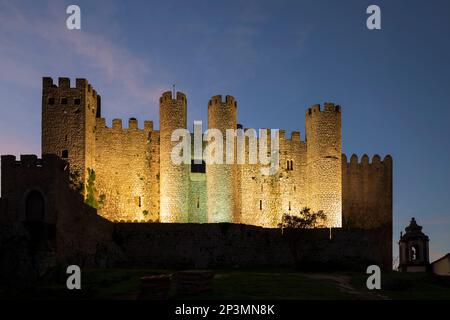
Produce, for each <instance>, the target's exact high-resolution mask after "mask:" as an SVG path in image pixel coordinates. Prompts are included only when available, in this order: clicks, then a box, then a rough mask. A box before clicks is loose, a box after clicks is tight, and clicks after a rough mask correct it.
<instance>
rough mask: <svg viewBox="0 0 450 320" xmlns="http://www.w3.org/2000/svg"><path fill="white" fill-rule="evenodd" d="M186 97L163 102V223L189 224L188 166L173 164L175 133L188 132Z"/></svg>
mask: <svg viewBox="0 0 450 320" xmlns="http://www.w3.org/2000/svg"><path fill="white" fill-rule="evenodd" d="M186 108H187V100H186V96H185V95H184V94H183V93H181V92H177V94H176V97H172V92H170V91H168V92H165V93H163V95H162V97H161V98H160V108H159V121H160V122H159V127H160V170H161V180H160V197H161V200H160V221H161V222H188V220H189V198H188V196H189V172H188V171H189V165H186V164H174V163H173V161H172V159H171V152H172V150H173V148H174V147H175V146H176V145H177V144H178V143H179V142H172V141H171V135H172V133H173V131H174V130H176V129H186V125H187V110H186Z"/></svg>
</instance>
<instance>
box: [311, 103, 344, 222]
mask: <svg viewBox="0 0 450 320" xmlns="http://www.w3.org/2000/svg"><path fill="white" fill-rule="evenodd" d="M306 142H307V168H308V169H307V179H308V193H307V194H308V206H309V207H310V208H311V210H312V211H318V210H322V211H323V212H324V213H325V214H326V215H327V220H326V221H325V225H326V226H328V227H341V226H342V165H341V155H342V134H341V108H340V107H339V106H335V105H334V104H332V103H325V105H324V106H323V109H322V110H321V107H320V105H315V106H312V107H311V108H309V109H308V110H307V111H306Z"/></svg>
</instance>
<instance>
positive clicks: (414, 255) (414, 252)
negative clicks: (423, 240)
mask: <svg viewBox="0 0 450 320" xmlns="http://www.w3.org/2000/svg"><path fill="white" fill-rule="evenodd" d="M417 260H420V250H419V246H418V245H417V244H415V245H413V246H412V247H411V261H417Z"/></svg>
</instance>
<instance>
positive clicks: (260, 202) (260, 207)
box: [259, 200, 262, 210]
mask: <svg viewBox="0 0 450 320" xmlns="http://www.w3.org/2000/svg"><path fill="white" fill-rule="evenodd" d="M259 210H262V200H259Z"/></svg>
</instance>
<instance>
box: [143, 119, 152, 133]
mask: <svg viewBox="0 0 450 320" xmlns="http://www.w3.org/2000/svg"><path fill="white" fill-rule="evenodd" d="M144 130H145V131H153V121H151V120H145V121H144Z"/></svg>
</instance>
